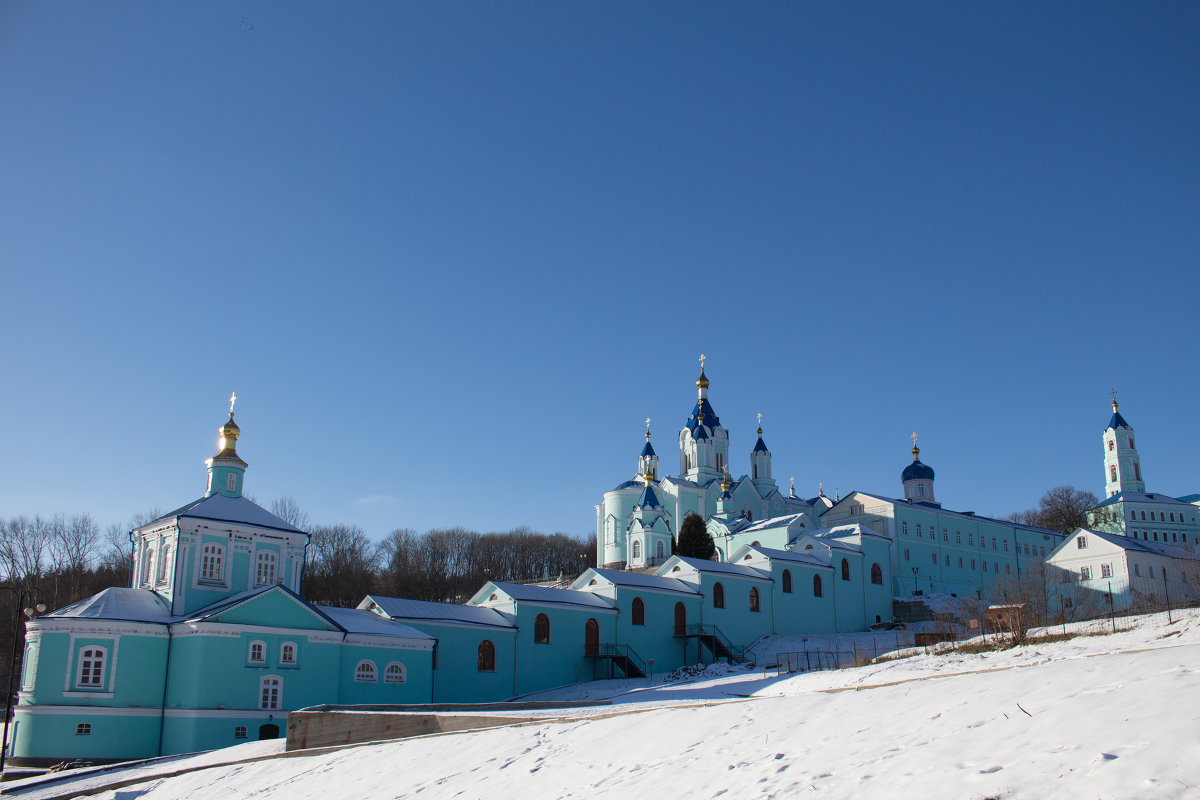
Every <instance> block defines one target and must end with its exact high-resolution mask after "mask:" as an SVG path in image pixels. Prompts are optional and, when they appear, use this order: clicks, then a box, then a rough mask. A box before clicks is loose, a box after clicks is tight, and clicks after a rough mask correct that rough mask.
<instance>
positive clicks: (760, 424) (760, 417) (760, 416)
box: [758, 412, 762, 428]
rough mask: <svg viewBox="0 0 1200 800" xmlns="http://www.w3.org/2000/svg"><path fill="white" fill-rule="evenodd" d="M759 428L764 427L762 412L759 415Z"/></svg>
mask: <svg viewBox="0 0 1200 800" xmlns="http://www.w3.org/2000/svg"><path fill="white" fill-rule="evenodd" d="M758 427H760V428H761V427H762V412H759V414H758Z"/></svg>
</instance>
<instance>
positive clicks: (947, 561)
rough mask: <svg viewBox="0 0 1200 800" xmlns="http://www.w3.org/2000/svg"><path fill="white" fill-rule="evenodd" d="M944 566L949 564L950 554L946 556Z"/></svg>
mask: <svg viewBox="0 0 1200 800" xmlns="http://www.w3.org/2000/svg"><path fill="white" fill-rule="evenodd" d="M946 566H947V567H948V566H950V556H946Z"/></svg>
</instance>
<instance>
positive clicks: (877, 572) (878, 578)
mask: <svg viewBox="0 0 1200 800" xmlns="http://www.w3.org/2000/svg"><path fill="white" fill-rule="evenodd" d="M871 583H874V584H882V583H883V570H882V569H880V567H879V565H878V564H872V565H871Z"/></svg>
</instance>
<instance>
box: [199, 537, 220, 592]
mask: <svg viewBox="0 0 1200 800" xmlns="http://www.w3.org/2000/svg"><path fill="white" fill-rule="evenodd" d="M210 567H211V568H210ZM200 582H201V583H216V584H224V583H225V545H223V544H219V543H217V542H205V543H204V544H203V545H201V546H200Z"/></svg>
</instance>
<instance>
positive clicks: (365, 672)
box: [354, 661, 378, 683]
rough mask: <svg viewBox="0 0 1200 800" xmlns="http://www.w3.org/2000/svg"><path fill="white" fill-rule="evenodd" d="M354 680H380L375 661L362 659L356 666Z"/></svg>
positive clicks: (362, 681)
mask: <svg viewBox="0 0 1200 800" xmlns="http://www.w3.org/2000/svg"><path fill="white" fill-rule="evenodd" d="M354 680H356V681H358V682H359V683H374V682H375V681H376V680H378V672H377V671H376V669H375V662H374V661H360V662H358V666H357V667H355V668H354Z"/></svg>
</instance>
